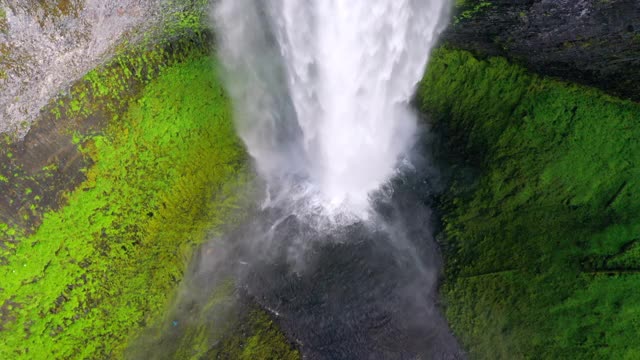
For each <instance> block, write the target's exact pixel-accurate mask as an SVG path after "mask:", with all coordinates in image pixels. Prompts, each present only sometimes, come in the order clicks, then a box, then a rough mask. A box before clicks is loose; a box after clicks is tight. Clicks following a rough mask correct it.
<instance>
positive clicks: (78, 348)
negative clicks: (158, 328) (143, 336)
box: [0, 53, 247, 359]
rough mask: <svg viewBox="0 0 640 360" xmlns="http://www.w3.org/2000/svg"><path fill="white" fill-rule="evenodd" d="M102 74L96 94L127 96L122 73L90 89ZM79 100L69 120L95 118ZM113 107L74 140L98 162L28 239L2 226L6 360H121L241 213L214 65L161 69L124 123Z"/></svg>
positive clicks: (241, 163)
mask: <svg viewBox="0 0 640 360" xmlns="http://www.w3.org/2000/svg"><path fill="white" fill-rule="evenodd" d="M129 64H130V63H129ZM116 68H117V67H116ZM117 69H118V70H117V71H125V72H126V71H130V72H131V76H135V74H136V71H137V70H138V69H140V68H139V67H136V66H131V65H127V66H121V67H119V68H117ZM109 71H110V70H109V68H107V70H105V72H96V73H92V74H89V75H88V76H87V78H86V79H85V81H86V86H87V87H89V88H90V93H91V94H98V96H101V95H106V93H107V92H112V91H114V89H115V90H116V92H118V91H119V90H118V89H121V90H123V91H126V89H127V85H126V83H123V84H122V87H120V86H118V83H120V81H122V80H121V78H120V77H119V76H116V77H115V78H116V79H118V80H117V81H116V82H115V83H113V84H108V85H107V86H104V85H102V81H101V80H96V79H99V78H100V77H101V76H107V78H110V77H109V76H110V75H109ZM82 94H83V93H82V92H74V90H72V93H71V98H70V99H73V100H71V102H73V101H74V100H78V101H79V102H78V106H73V105H72V106H71V107H70V108H66V109H64V111H67V112H68V114H65V118H74V117H73V116H72V114H79V116H92V115H91V114H95V112H96V111H98V112H99V109H93V108H90V111H88V110H87V109H86V108H85V107H84V106H83V104H84V105H87V104H89V102H84V101H83V100H81V99H82ZM91 94H87V95H86V99H88V98H91V96H93V95H91ZM111 104H113V106H114V108H113V109H114V110H115V109H117V108H118V106H119V105H120V104H119V103H118V102H117V101H115V102H108V103H102V104H101V105H99V106H101V107H103V109H104V113H105V114H110V115H113V117H112V118H110V119H109V122H108V124H107V126H106V128H105V130H104V131H95V132H93V131H90V132H87V134H75V135H74V134H70V135H69V136H70V137H71V139H72V142H76V143H77V145H78V147H79V149H80V153H81V156H82V158H83V159H85V160H86V161H87V163H90V164H93V165H92V166H90V167H88V168H87V169H86V170H85V174H84V176H85V177H84V178H85V180H84V181H83V182H82V183H81V184H80V185H79V186H78V187H77V188H76V189H75V190H74V191H72V192H70V193H68V195H66V197H67V201H66V205H65V206H63V207H62V208H60V209H59V210H57V211H48V212H46V213H45V215H44V217H43V219H42V223H41V225H39V226H38V227H37V228H36V229H34V230H33V232H32V233H31V234H27V233H25V231H24V230H22V229H21V228H20V227H19V226H14V225H13V224H2V225H0V231H2V234H1V236H2V239H3V242H2V246H0V254H2V255H1V256H2V258H3V259H4V263H3V264H2V265H0V277H1V278H2V279H3V281H2V284H1V285H0V308H1V309H2V312H1V314H2V316H1V317H0V319H1V320H2V324H0V327H1V328H2V330H1V331H2V333H1V335H2V338H3V341H2V343H0V357H1V358H11V359H20V358H24V359H45V358H70V357H74V358H119V357H120V356H121V354H122V351H123V349H124V347H125V346H126V343H127V341H128V339H129V338H131V337H133V336H134V335H135V334H136V333H137V332H138V331H139V329H141V328H142V327H144V326H145V325H146V324H147V323H150V322H153V321H154V319H156V318H157V317H158V316H159V315H160V314H161V313H162V312H163V311H164V309H165V306H166V305H167V304H168V302H169V300H170V298H171V296H172V295H171V294H172V291H173V290H174V289H175V286H176V284H177V283H178V282H179V281H180V280H181V278H182V274H183V271H184V267H185V264H186V262H188V260H189V259H190V256H191V252H192V248H193V246H194V245H196V244H199V243H200V242H202V241H203V239H205V237H206V235H207V233H208V231H209V229H211V227H215V226H216V225H220V224H223V223H227V222H233V221H234V220H233V219H234V216H236V215H237V214H238V206H239V205H238V204H239V198H238V196H240V195H241V194H242V193H241V192H239V191H238V189H239V188H240V187H241V186H242V184H244V183H245V181H246V179H247V172H246V168H245V153H244V151H243V148H242V146H241V144H240V142H239V140H238V139H237V137H236V136H235V134H234V130H233V126H232V122H231V114H230V111H231V110H230V105H229V101H228V99H227V98H226V96H225V94H224V91H223V89H222V87H221V85H220V82H219V81H218V78H217V74H216V68H215V65H214V62H213V61H212V60H211V59H210V58H209V57H206V56H203V55H198V54H193V53H191V55H190V56H188V57H185V58H184V59H182V61H180V62H176V63H174V64H170V65H168V66H167V67H166V68H163V69H162V70H160V72H159V75H158V77H157V78H156V79H155V80H150V81H149V82H147V83H146V85H145V86H144V89H143V91H142V95H141V96H140V97H138V98H137V99H135V101H134V102H132V103H131V104H130V105H129V106H128V108H127V111H126V112H124V113H122V114H119V113H118V111H113V112H112V111H111V110H110V106H111ZM61 111H62V110H61ZM54 112H55V111H52V113H54ZM54 116H55V114H54ZM5 156H7V154H6V153H5ZM35 193H36V192H35V191H33V192H32V193H31V194H35ZM31 194H29V195H31Z"/></svg>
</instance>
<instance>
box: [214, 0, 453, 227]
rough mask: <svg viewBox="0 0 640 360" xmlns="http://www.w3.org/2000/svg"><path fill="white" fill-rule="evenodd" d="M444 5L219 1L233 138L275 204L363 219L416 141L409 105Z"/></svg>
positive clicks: (438, 0) (426, 0) (431, 1)
mask: <svg viewBox="0 0 640 360" xmlns="http://www.w3.org/2000/svg"><path fill="white" fill-rule="evenodd" d="M446 10H448V6H447V1H446V0H366V1H364V0H361V1H355V0H322V1H311V0H307V1H302V0H268V1H267V0H222V1H221V2H220V4H218V5H217V7H216V9H215V12H214V21H215V24H216V26H217V28H218V34H219V40H220V41H219V52H220V56H221V58H222V60H223V62H224V65H225V67H226V69H228V82H227V83H228V87H229V89H230V92H231V95H232V97H233V99H234V101H235V108H236V118H237V127H238V131H239V133H240V135H241V137H242V138H243V139H244V141H245V143H246V145H247V148H248V150H249V152H250V154H251V155H252V157H253V158H254V159H255V160H256V163H257V167H258V170H259V171H260V173H261V175H262V176H263V177H264V178H265V179H266V180H267V183H268V184H269V186H270V187H271V189H272V190H273V189H278V190H277V191H276V194H277V195H276V196H278V198H282V196H284V197H285V198H288V200H291V199H292V198H295V199H300V198H303V199H305V200H304V201H305V204H306V205H305V206H306V207H307V211H310V212H313V213H314V214H316V215H317V213H323V214H325V215H326V214H328V215H331V216H334V215H336V214H339V215H341V218H342V219H344V218H345V217H346V218H350V219H353V218H358V219H363V218H367V217H368V215H369V213H370V198H371V195H372V194H373V193H374V192H376V191H377V190H380V189H381V187H382V186H383V185H384V184H385V183H386V182H387V181H388V180H389V179H390V178H391V177H392V176H393V175H394V174H395V173H396V172H397V170H398V169H399V168H401V167H402V165H403V160H404V159H405V156H406V152H407V150H408V149H409V148H410V146H411V145H412V143H413V142H414V140H415V131H416V116H415V115H414V113H413V111H412V110H411V108H410V105H409V103H408V102H409V99H410V97H411V96H412V94H413V92H414V88H415V85H416V83H417V82H418V80H419V79H420V77H421V75H422V73H423V71H424V67H425V64H426V62H427V57H428V54H429V51H430V49H431V47H432V46H433V45H434V42H435V41H436V39H437V35H438V33H439V32H440V31H441V30H442V26H441V25H442V24H443V23H444V22H441V21H440V20H441V19H442V17H443V16H444V14H445V13H446ZM278 194H279V195H278Z"/></svg>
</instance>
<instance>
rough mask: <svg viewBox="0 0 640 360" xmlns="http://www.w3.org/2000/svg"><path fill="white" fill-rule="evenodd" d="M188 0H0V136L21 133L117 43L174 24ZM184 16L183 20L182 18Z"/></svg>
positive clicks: (191, 4)
mask: <svg viewBox="0 0 640 360" xmlns="http://www.w3.org/2000/svg"><path fill="white" fill-rule="evenodd" d="M205 3H206V1H200V0H189V1H177V0H113V1H103V0H38V1H35V0H34V1H22V0H0V133H7V132H8V133H11V134H13V135H16V137H18V138H21V137H23V136H24V135H25V134H26V133H27V131H28V130H29V128H30V126H31V123H32V122H33V121H34V119H35V118H36V117H37V115H38V113H39V111H40V110H41V109H42V107H43V106H44V105H46V104H47V102H48V101H49V100H50V99H51V98H52V97H53V96H54V95H56V94H57V93H58V92H59V91H61V90H63V89H65V88H66V87H68V86H69V85H70V84H71V83H72V82H73V81H74V80H77V79H79V78H80V77H81V76H82V75H84V74H85V73H87V72H88V71H89V70H91V69H93V68H94V67H96V66H97V65H99V64H101V63H103V62H104V61H105V60H107V59H108V58H109V57H111V56H113V55H114V53H115V52H116V51H117V48H118V46H120V47H124V46H126V44H128V43H132V42H137V41H139V40H141V39H142V38H143V37H149V36H152V32H151V30H152V29H154V28H158V29H160V28H161V26H160V25H163V24H164V25H166V24H171V23H175V22H176V20H177V21H181V20H184V19H176V18H179V17H182V16H184V14H185V12H184V10H185V9H189V8H192V7H194V6H203V4H205ZM187 20H188V19H187Z"/></svg>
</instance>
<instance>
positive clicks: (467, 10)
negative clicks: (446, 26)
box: [453, 0, 493, 25]
mask: <svg viewBox="0 0 640 360" xmlns="http://www.w3.org/2000/svg"><path fill="white" fill-rule="evenodd" d="M491 6H493V4H492V3H491V2H489V1H477V2H474V3H471V4H470V3H468V2H467V1H465V0H463V1H456V7H457V8H459V9H461V10H462V11H461V12H460V14H459V15H458V16H456V17H455V18H454V19H453V24H454V25H458V24H459V23H460V22H462V21H465V20H468V19H471V18H473V17H474V16H476V15H478V14H481V13H482V12H483V11H484V10H485V9H487V8H489V7H491Z"/></svg>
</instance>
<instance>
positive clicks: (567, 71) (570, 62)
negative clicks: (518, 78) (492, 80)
mask: <svg viewBox="0 0 640 360" xmlns="http://www.w3.org/2000/svg"><path fill="white" fill-rule="evenodd" d="M444 40H445V42H446V43H447V44H450V45H451V46H452V47H455V48H461V49H466V50H471V51H474V52H475V53H477V54H479V55H492V56H495V55H498V56H504V57H507V58H509V59H510V60H512V61H515V62H517V63H520V64H522V65H525V66H526V67H528V68H529V69H530V70H532V71H535V72H537V73H540V74H543V75H549V76H556V77H561V78H563V79H567V80H571V81H575V82H578V83H582V84H586V85H592V86H596V87H598V88H601V89H603V90H605V91H607V92H609V93H611V94H614V95H617V96H620V97H623V98H628V99H633V100H635V101H638V100H640V1H637V0H490V1H486V0H466V1H460V0H458V9H457V16H456V17H455V19H454V21H453V25H452V26H450V27H449V29H448V30H447V32H446V34H445V36H444Z"/></svg>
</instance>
